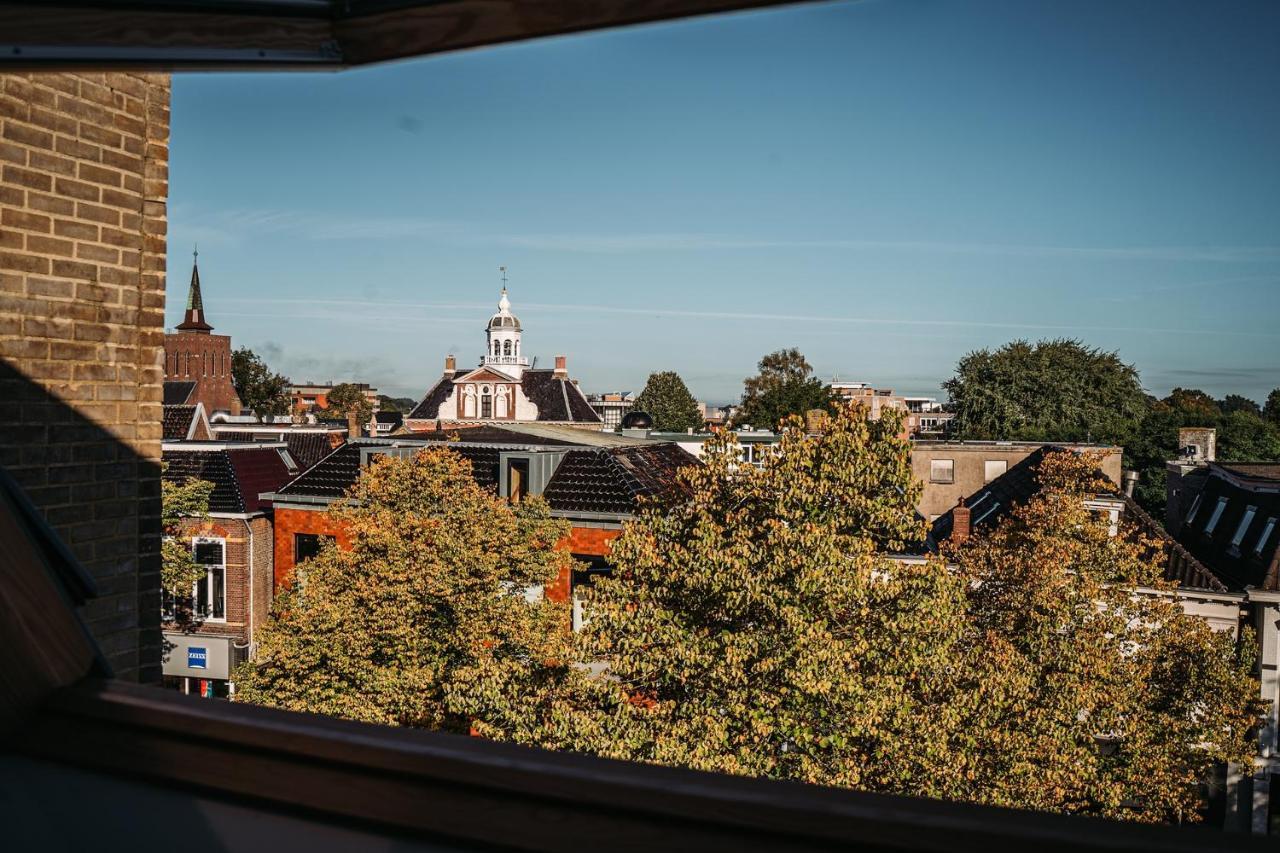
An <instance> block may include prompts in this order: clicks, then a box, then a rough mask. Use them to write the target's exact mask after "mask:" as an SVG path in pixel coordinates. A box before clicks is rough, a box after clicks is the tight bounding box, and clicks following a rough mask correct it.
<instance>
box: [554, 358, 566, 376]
mask: <svg viewBox="0 0 1280 853" xmlns="http://www.w3.org/2000/svg"><path fill="white" fill-rule="evenodd" d="M555 375H556V376H558V377H559V378H561V379H563V378H565V377H566V376H568V375H569V368H567V367H565V357H564V356H562V355H558V356H556V373H555Z"/></svg>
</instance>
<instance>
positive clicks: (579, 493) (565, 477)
mask: <svg viewBox="0 0 1280 853" xmlns="http://www.w3.org/2000/svg"><path fill="white" fill-rule="evenodd" d="M697 461H698V460H697V459H696V458H695V457H694V456H693V455H692V454H690V453H688V452H687V451H685V450H684V449H683V448H681V447H680V446H679V445H676V444H654V445H646V446H640V447H617V448H609V449H605V448H599V449H596V448H593V449H590V450H570V451H569V452H568V453H567V454H565V458H564V461H563V462H561V463H560V466H559V467H558V468H557V469H556V473H555V474H554V475H553V476H552V477H551V481H550V482H549V483H548V484H547V487H546V489H545V490H544V491H543V497H545V498H546V499H547V502H548V503H550V504H551V508H552V509H556V510H563V511H567V512H600V513H608V514H613V515H627V514H631V513H634V512H635V511H636V510H637V509H638V508H639V498H641V497H660V496H662V495H665V494H668V493H670V492H671V490H672V489H674V488H675V487H676V478H675V473H676V471H677V470H678V469H680V468H683V467H684V466H686V465H693V464H697Z"/></svg>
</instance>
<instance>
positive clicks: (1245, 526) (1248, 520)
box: [1231, 504, 1258, 548]
mask: <svg viewBox="0 0 1280 853" xmlns="http://www.w3.org/2000/svg"><path fill="white" fill-rule="evenodd" d="M1257 514H1258V508H1257V507H1256V506H1254V505H1253V504H1250V505H1249V507H1248V508H1247V509H1245V511H1244V515H1243V516H1242V517H1241V519H1240V524H1239V525H1237V526H1236V532H1235V535H1234V536H1232V537H1231V547H1232V548H1239V547H1240V543H1241V542H1243V541H1244V535H1245V533H1247V532H1248V531H1249V525H1250V524H1253V518H1254V516H1256V515H1257Z"/></svg>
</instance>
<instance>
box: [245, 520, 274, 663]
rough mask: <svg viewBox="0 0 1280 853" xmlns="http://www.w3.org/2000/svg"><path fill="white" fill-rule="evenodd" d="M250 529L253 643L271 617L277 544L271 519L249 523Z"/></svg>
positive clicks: (251, 639)
mask: <svg viewBox="0 0 1280 853" xmlns="http://www.w3.org/2000/svg"><path fill="white" fill-rule="evenodd" d="M249 527H250V529H251V530H252V531H253V579H252V581H251V583H250V587H251V588H250V595H252V596H253V607H252V617H253V618H252V620H251V621H250V623H249V640H250V641H251V642H252V641H253V635H254V633H255V632H256V631H257V630H258V627H259V626H260V625H262V624H263V623H265V622H266V621H267V617H268V616H270V615H271V594H272V592H273V591H274V587H275V574H274V569H273V566H274V560H273V559H272V556H273V552H274V551H275V544H274V540H273V538H272V530H271V521H270V520H269V519H267V518H255V519H253V520H252V521H250V522H249Z"/></svg>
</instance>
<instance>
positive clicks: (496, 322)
mask: <svg viewBox="0 0 1280 853" xmlns="http://www.w3.org/2000/svg"><path fill="white" fill-rule="evenodd" d="M505 272H506V270H505V269H504V270H503V273H504V276H503V277H504V279H505V277H506V276H505ZM481 364H483V365H492V366H493V367H495V368H497V369H498V370H500V371H501V372H503V373H505V374H507V375H508V376H510V377H512V378H513V379H519V378H520V375H521V374H522V373H524V370H525V368H526V367H528V366H529V359H527V358H525V357H524V354H523V353H521V352H520V318H519V317H517V316H516V315H515V314H512V313H511V300H510V299H508V298H507V286H506V284H503V286H502V298H501V299H499V300H498V313H497V314H494V315H493V316H492V317H490V318H489V325H488V327H487V328H486V329H485V353H484V359H483V360H482V361H481Z"/></svg>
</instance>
